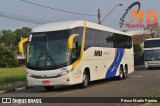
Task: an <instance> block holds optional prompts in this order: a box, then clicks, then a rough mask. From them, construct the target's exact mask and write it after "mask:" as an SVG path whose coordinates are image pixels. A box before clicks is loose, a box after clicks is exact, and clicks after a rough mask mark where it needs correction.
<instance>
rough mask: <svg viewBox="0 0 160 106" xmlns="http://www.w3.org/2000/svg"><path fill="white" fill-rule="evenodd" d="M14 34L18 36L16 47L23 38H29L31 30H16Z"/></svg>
mask: <svg viewBox="0 0 160 106" xmlns="http://www.w3.org/2000/svg"><path fill="white" fill-rule="evenodd" d="M14 32H15V34H16V45H18V43H19V41H21V37H22V38H28V36H29V34H30V32H31V28H28V27H23V28H21V29H16V30H15V31H14Z"/></svg>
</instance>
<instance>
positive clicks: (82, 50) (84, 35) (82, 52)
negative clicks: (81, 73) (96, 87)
mask: <svg viewBox="0 0 160 106" xmlns="http://www.w3.org/2000/svg"><path fill="white" fill-rule="evenodd" d="M85 39H86V22H85V21H84V30H83V37H82V47H81V55H80V58H79V59H78V60H77V61H76V62H74V63H73V64H72V68H74V67H75V66H76V65H78V64H79V63H80V62H81V61H82V57H83V54H84V46H85Z"/></svg>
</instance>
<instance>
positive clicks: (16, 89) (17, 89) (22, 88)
mask: <svg viewBox="0 0 160 106" xmlns="http://www.w3.org/2000/svg"><path fill="white" fill-rule="evenodd" d="M29 88H32V87H20V88H14V89H12V90H2V91H0V94H3V93H8V92H13V91H21V90H26V89H29Z"/></svg>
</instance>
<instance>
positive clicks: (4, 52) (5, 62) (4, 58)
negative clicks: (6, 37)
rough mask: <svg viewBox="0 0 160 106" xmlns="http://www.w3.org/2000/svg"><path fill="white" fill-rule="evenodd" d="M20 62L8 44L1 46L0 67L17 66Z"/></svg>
mask: <svg viewBox="0 0 160 106" xmlns="http://www.w3.org/2000/svg"><path fill="white" fill-rule="evenodd" d="M15 66H18V62H17V61H16V59H15V55H14V53H13V52H12V51H11V50H10V49H9V48H8V47H7V46H2V45H1V46H0V67H2V68H4V67H15Z"/></svg>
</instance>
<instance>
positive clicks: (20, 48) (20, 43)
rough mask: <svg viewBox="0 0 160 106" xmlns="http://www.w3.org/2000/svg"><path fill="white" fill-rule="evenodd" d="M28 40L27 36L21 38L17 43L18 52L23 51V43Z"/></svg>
mask: <svg viewBox="0 0 160 106" xmlns="http://www.w3.org/2000/svg"><path fill="white" fill-rule="evenodd" d="M26 42H28V38H24V39H23V40H21V41H20V42H19V44H18V51H19V52H20V53H23V44H24V43H26Z"/></svg>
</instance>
